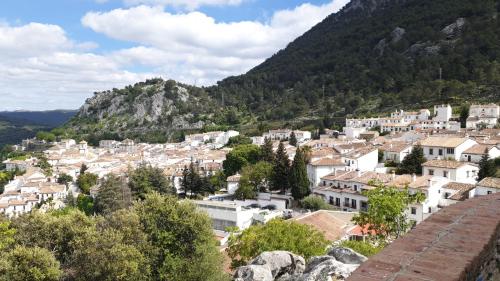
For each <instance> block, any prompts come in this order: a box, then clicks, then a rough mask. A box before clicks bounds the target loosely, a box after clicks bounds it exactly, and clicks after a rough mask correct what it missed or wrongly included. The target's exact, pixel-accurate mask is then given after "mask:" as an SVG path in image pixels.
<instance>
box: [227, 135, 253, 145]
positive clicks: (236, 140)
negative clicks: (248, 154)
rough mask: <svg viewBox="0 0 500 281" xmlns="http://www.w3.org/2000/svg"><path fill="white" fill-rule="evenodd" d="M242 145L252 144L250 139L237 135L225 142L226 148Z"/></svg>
mask: <svg viewBox="0 0 500 281" xmlns="http://www.w3.org/2000/svg"><path fill="white" fill-rule="evenodd" d="M242 144H252V139H250V138H249V137H246V136H242V135H238V136H235V137H231V138H229V141H228V142H227V146H228V147H235V146H238V145H242Z"/></svg>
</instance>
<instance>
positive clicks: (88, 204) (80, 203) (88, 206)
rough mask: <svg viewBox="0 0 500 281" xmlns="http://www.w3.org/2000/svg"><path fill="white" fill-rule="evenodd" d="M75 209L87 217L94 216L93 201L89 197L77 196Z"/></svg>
mask: <svg viewBox="0 0 500 281" xmlns="http://www.w3.org/2000/svg"><path fill="white" fill-rule="evenodd" d="M76 207H77V208H78V210H80V211H82V212H84V213H85V214H86V215H87V216H90V215H92V214H94V212H95V210H94V199H92V197H90V196H89V195H85V194H81V193H80V194H78V197H77V198H76Z"/></svg>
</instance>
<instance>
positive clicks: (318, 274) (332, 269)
mask: <svg viewBox="0 0 500 281" xmlns="http://www.w3.org/2000/svg"><path fill="white" fill-rule="evenodd" d="M358 266H359V264H343V263H341V262H339V261H336V260H335V259H328V260H325V261H323V262H322V263H320V264H318V265H316V266H315V267H314V268H312V269H311V271H310V272H308V273H306V274H304V275H302V276H301V277H299V278H297V279H295V281H330V280H344V279H346V278H347V277H349V276H350V275H351V273H352V272H353V271H354V270H356V268H358ZM332 277H333V278H335V279H332Z"/></svg>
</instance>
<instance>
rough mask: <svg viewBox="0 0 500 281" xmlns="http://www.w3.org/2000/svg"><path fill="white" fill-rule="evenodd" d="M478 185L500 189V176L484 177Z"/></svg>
mask: <svg viewBox="0 0 500 281" xmlns="http://www.w3.org/2000/svg"><path fill="white" fill-rule="evenodd" d="M477 185H478V186H484V187H491V188H498V189H500V178H492V177H489V178H484V179H482V180H481V181H480V182H479V183H478V184H477Z"/></svg>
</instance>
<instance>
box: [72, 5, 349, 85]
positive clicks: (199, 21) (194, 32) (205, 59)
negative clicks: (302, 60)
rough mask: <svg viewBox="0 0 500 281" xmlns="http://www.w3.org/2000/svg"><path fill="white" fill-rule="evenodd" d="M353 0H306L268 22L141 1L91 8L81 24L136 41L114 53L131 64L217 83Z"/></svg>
mask: <svg viewBox="0 0 500 281" xmlns="http://www.w3.org/2000/svg"><path fill="white" fill-rule="evenodd" d="M347 2H348V0H335V1H332V2H330V3H327V4H324V5H318V6H317V5H312V4H309V3H306V4H302V5H300V6H298V7H296V8H294V9H290V10H283V11H278V12H276V13H274V14H273V16H272V17H271V19H270V20H269V21H268V22H266V23H262V22H258V21H239V22H218V21H216V20H215V19H214V18H212V17H210V16H208V15H206V14H203V13H201V12H189V13H179V14H172V13H168V12H166V11H165V10H164V9H163V8H162V7H159V6H156V7H150V6H144V5H142V6H137V7H131V8H127V9H115V10H112V11H109V12H90V13H87V14H86V15H85V16H84V17H83V18H82V24H83V25H84V26H87V27H89V28H91V29H92V30H94V31H95V32H99V33H102V34H104V35H106V36H108V37H110V38H113V39H117V40H121V41H126V42H133V43H136V44H137V46H136V47H133V48H130V49H124V50H119V51H116V52H114V53H113V56H114V57H115V59H116V60H117V61H120V62H121V63H124V64H127V65H134V64H143V65H146V66H153V67H156V71H157V72H160V73H165V74H166V76H168V77H172V78H174V79H176V80H180V81H183V82H186V83H194V82H195V81H196V82H197V83H199V84H200V83H201V84H205V85H206V84H212V83H214V82H216V81H217V80H220V79H222V78H224V77H226V76H228V75H236V74H241V73H244V72H246V71H248V70H249V69H251V68H252V67H254V66H256V65H257V64H259V63H260V62H262V61H263V60H264V59H266V58H267V57H269V56H271V55H272V54H274V53H275V52H276V51H278V50H279V49H282V48H284V47H285V46H286V45H287V44H288V43H289V42H290V41H292V40H293V39H295V38H296V37H297V36H299V35H301V34H303V33H304V32H305V31H307V30H308V29H310V28H311V27H312V26H314V25H315V24H317V23H318V22H320V21H321V20H322V19H324V18H325V17H326V16H328V15H329V14H331V13H333V12H336V11H338V10H339V9H340V8H342V7H343V6H344V5H345V4H346V3H347Z"/></svg>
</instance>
